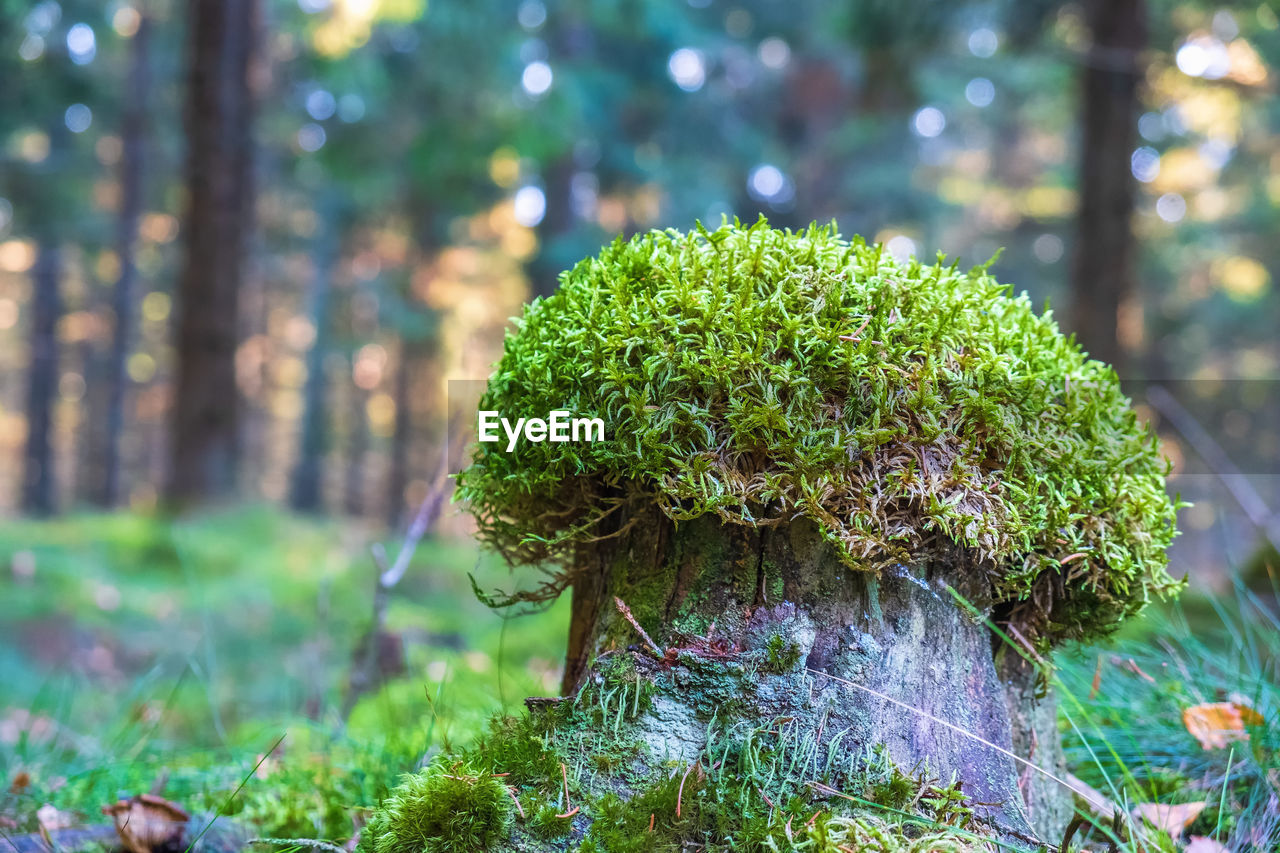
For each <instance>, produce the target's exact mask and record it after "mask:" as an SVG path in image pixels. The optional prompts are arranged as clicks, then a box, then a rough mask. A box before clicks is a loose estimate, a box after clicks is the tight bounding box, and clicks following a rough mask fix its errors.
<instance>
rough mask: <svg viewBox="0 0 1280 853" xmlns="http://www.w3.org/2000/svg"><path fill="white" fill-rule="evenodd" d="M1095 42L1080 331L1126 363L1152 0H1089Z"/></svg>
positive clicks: (1078, 257) (1088, 84)
mask: <svg viewBox="0 0 1280 853" xmlns="http://www.w3.org/2000/svg"><path fill="white" fill-rule="evenodd" d="M1085 13H1086V15H1087V18H1088V24H1089V29H1090V31H1091V33H1092V37H1093V44H1092V47H1091V48H1090V49H1089V53H1088V55H1087V56H1086V58H1085V60H1084V68H1083V71H1082V72H1081V103H1080V121H1081V139H1080V172H1079V178H1078V184H1079V187H1078V191H1079V194H1080V207H1079V212H1078V215H1077V220H1076V241H1075V249H1074V253H1073V257H1072V263H1071V288H1072V296H1073V301H1072V313H1071V326H1072V331H1074V332H1075V333H1076V335H1077V338H1078V340H1079V341H1080V345H1081V346H1082V347H1083V348H1084V350H1085V351H1086V352H1087V353H1088V354H1089V355H1090V356H1091V357H1093V358H1096V359H1100V360H1102V361H1105V362H1108V363H1110V364H1112V365H1114V366H1115V367H1116V369H1117V370H1118V371H1119V370H1123V368H1124V366H1125V365H1124V361H1125V356H1126V355H1127V353H1126V352H1125V351H1124V349H1123V347H1122V346H1121V344H1120V339H1119V334H1118V329H1119V323H1118V318H1119V316H1120V312H1121V310H1122V309H1123V308H1124V307H1125V306H1126V303H1127V302H1128V301H1129V300H1130V299H1132V298H1134V289H1135V288H1134V265H1135V259H1134V254H1135V251H1134V237H1133V228H1132V222H1131V220H1132V218H1133V210H1134V179H1133V172H1132V166H1131V157H1132V155H1133V146H1134V139H1135V136H1134V134H1135V130H1136V127H1137V120H1138V110H1139V102H1138V85H1139V83H1140V82H1141V77H1142V68H1141V65H1140V59H1141V57H1140V53H1141V51H1142V50H1143V48H1144V47H1145V46H1146V40H1147V21H1146V5H1145V2H1144V0H1089V2H1087V3H1086V4H1085Z"/></svg>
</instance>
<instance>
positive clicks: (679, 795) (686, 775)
mask: <svg viewBox="0 0 1280 853" xmlns="http://www.w3.org/2000/svg"><path fill="white" fill-rule="evenodd" d="M693 768H694V765H692V764H690V765H689V766H688V767H686V768H685V769H684V775H683V776H681V777H680V790H678V791H676V818H677V819H679V817H680V801H681V800H682V799H683V798H684V782H685V780H686V779H688V778H689V773H690V772H691V771H692V770H693Z"/></svg>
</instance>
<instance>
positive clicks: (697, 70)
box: [667, 47, 707, 92]
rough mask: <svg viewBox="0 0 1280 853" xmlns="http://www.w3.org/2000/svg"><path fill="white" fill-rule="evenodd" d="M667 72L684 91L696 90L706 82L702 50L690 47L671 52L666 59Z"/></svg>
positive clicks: (705, 68) (705, 67)
mask: <svg viewBox="0 0 1280 853" xmlns="http://www.w3.org/2000/svg"><path fill="white" fill-rule="evenodd" d="M667 73H668V74H670V75H671V79H672V80H674V81H675V84H676V85H677V86H679V87H680V88H681V89H683V90H684V91H686V92H696V91H698V90H699V89H701V88H702V84H703V83H705V82H707V66H706V62H705V60H704V59H703V58H702V52H701V51H698V50H694V49H693V48H691V47H682V48H680V49H679V50H676V51H673V52H672V54H671V56H670V58H668V59H667Z"/></svg>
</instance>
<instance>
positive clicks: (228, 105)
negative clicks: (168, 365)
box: [166, 0, 256, 506]
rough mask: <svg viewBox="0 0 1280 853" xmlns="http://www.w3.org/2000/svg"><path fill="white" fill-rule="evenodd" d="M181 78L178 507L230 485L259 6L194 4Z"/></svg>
mask: <svg viewBox="0 0 1280 853" xmlns="http://www.w3.org/2000/svg"><path fill="white" fill-rule="evenodd" d="M188 8H189V10H190V11H189V21H190V23H189V26H190V35H189V38H190V41H189V51H190V53H189V66H188V78H187V104H186V108H187V115H186V133H187V174H186V181H187V211H186V215H185V218H184V222H183V230H184V233H185V235H186V236H185V242H186V258H185V260H184V265H183V270H182V275H181V278H180V279H179V282H178V307H179V314H180V316H179V321H178V327H177V328H178V333H177V339H176V341H175V349H176V351H177V383H176V388H175V398H174V410H173V444H172V450H173V452H172V456H171V471H170V476H169V482H168V488H167V494H166V497H167V498H168V500H169V501H170V502H171V503H173V504H175V505H179V506H181V505H188V504H195V503H200V502H205V501H210V500H215V499H218V498H222V497H226V496H229V495H230V494H231V493H232V492H233V491H234V489H235V483H236V460H237V444H238V442H237V434H236V430H237V410H238V408H239V406H238V400H237V398H238V396H239V394H238V390H237V387H236V369H235V354H236V346H237V343H238V337H239V336H238V334H237V319H238V312H237V307H238V295H239V291H240V284H241V279H242V276H243V267H244V254H245V242H246V232H247V230H248V228H247V222H248V219H249V218H250V216H251V214H252V182H251V168H252V154H253V150H252V149H253V145H252V138H251V135H250V125H251V119H252V99H251V95H250V86H249V65H250V62H249V60H250V56H251V54H252V48H253V32H254V16H255V8H256V0H193V2H192V3H191V4H190V5H189V7H188Z"/></svg>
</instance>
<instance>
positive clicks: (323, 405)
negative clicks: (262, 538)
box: [289, 199, 339, 512]
mask: <svg viewBox="0 0 1280 853" xmlns="http://www.w3.org/2000/svg"><path fill="white" fill-rule="evenodd" d="M320 208H321V209H320V211H319V216H320V224H319V227H318V228H317V229H316V241H315V247H314V249H313V258H314V261H313V262H314V265H315V269H314V271H313V278H312V280H311V293H310V303H311V304H310V306H309V307H308V313H309V314H310V316H311V323H312V326H313V328H314V329H315V337H314V338H313V339H312V341H311V348H310V349H309V350H307V380H306V386H305V387H304V388H303V392H302V393H303V402H302V406H303V408H302V442H301V446H300V447H299V450H298V453H299V455H298V463H297V466H296V467H295V468H294V470H293V486H292V489H291V491H290V495H289V504H290V506H292V507H293V508H294V509H295V510H298V511H299V512H319V511H320V510H321V509H322V508H323V504H324V457H325V452H326V450H327V449H328V444H329V409H328V406H327V402H328V380H327V377H326V376H325V360H326V358H327V357H328V355H329V337H330V328H329V319H330V316H329V315H330V313H331V312H330V304H331V302H332V294H333V272H334V267H335V266H336V265H337V260H338V245H339V234H338V231H339V228H338V224H337V221H336V219H337V214H336V213H335V211H334V203H333V201H332V200H331V199H326V200H325V201H324V202H322V203H321V205H320Z"/></svg>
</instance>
